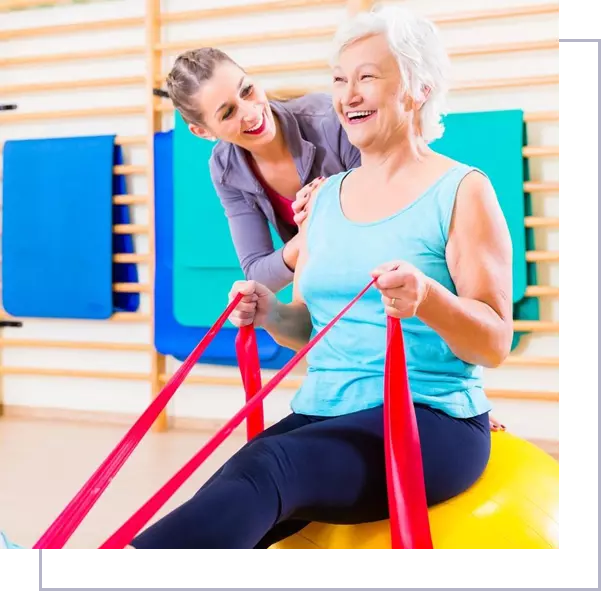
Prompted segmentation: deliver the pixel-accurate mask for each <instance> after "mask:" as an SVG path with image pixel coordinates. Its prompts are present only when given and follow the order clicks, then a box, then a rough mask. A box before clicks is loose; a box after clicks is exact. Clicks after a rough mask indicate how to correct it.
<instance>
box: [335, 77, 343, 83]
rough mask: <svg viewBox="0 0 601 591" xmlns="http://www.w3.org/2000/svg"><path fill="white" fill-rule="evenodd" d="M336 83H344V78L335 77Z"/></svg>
mask: <svg viewBox="0 0 601 591" xmlns="http://www.w3.org/2000/svg"><path fill="white" fill-rule="evenodd" d="M334 82H344V78H343V77H342V76H334Z"/></svg>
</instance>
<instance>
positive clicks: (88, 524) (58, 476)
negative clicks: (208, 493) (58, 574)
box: [0, 418, 244, 548]
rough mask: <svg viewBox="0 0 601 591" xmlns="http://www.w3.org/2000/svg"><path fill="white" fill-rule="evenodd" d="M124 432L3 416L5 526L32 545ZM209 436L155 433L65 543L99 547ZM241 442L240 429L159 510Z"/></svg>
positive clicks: (1, 525)
mask: <svg viewBox="0 0 601 591" xmlns="http://www.w3.org/2000/svg"><path fill="white" fill-rule="evenodd" d="M126 431H127V428H126V427H116V426H101V425H96V424H85V423H72V422H57V421H43V420H19V419H6V418H3V419H0V530H4V531H5V532H6V533H7V535H8V536H9V537H10V538H11V539H12V541H14V542H15V543H17V544H20V545H23V546H31V545H33V544H34V543H35V541H36V540H37V539H38V537H39V536H40V535H41V534H42V533H43V532H44V531H45V529H46V528H47V527H48V526H49V525H50V524H51V523H52V521H53V520H54V519H55V518H56V517H57V516H58V514H59V513H60V512H61V511H62V509H63V508H64V507H65V505H66V504H67V503H68V502H69V501H70V500H71V498H72V497H73V496H74V495H75V494H76V493H77V491H78V490H79V489H80V487H81V486H82V485H83V484H84V483H85V481H86V480H87V479H88V478H89V477H90V476H91V475H92V473H93V472H94V470H95V469H96V468H97V467H98V466H99V464H100V463H101V462H102V460H103V459H104V458H105V457H106V455H107V454H108V453H109V452H110V451H111V450H112V449H113V447H114V446H115V445H116V444H117V443H118V442H119V441H120V439H121V438H122V437H123V435H124V433H125V432H126ZM209 436H210V434H203V433H199V432H198V431H189V432H185V431H170V432H168V433H163V434H155V433H151V434H149V435H148V436H147V437H146V438H145V439H144V440H143V441H142V443H141V444H140V446H139V447H138V448H137V449H136V451H135V452H134V454H133V455H132V456H131V458H130V459H129V460H128V462H127V463H126V464H125V466H124V467H123V469H122V470H121V472H120V473H119V475H118V476H117V478H115V480H114V481H113V482H112V483H111V485H110V486H109V488H108V489H107V491H106V492H105V494H104V495H103V496H102V497H101V499H100V501H99V502H98V503H97V505H96V506H95V507H94V509H93V510H92V512H91V513H90V514H89V515H88V517H87V518H86V520H85V521H84V522H83V523H82V524H81V526H80V527H79V529H78V530H77V532H76V533H75V534H74V535H73V537H72V538H71V541H70V542H69V544H68V545H67V547H68V548H97V547H98V546H99V545H100V544H101V543H102V542H104V540H105V539H106V538H107V537H108V536H109V535H110V534H112V533H113V532H114V531H115V529H117V528H118V527H119V526H120V525H121V524H122V523H123V522H124V521H125V520H126V519H127V518H128V517H129V516H130V515H131V514H132V513H133V512H134V511H135V510H136V509H138V508H139V507H140V506H141V505H142V504H143V503H144V502H145V501H146V500H147V499H148V498H149V497H150V496H151V495H152V494H153V493H154V492H156V491H157V490H158V489H159V488H160V487H161V486H162V485H163V484H164V483H165V482H166V481H167V480H168V479H169V478H170V477H171V476H172V475H173V474H174V473H175V472H176V471H177V470H178V469H179V468H180V467H181V466H182V465H183V464H184V463H185V462H186V461H187V460H189V459H190V458H191V457H192V456H193V455H194V453H195V452H196V451H198V449H199V448H200V447H201V445H202V444H203V443H204V442H206V441H207V439H208V437H209ZM243 443H244V433H243V432H242V431H240V432H239V433H235V434H234V435H233V436H232V437H230V438H229V439H228V440H227V441H226V442H224V444H223V445H222V446H221V447H220V448H219V449H218V450H217V451H216V452H215V454H214V455H213V456H212V457H211V458H209V460H207V462H205V464H203V466H202V467H201V468H200V469H199V471H198V472H197V473H196V474H195V475H194V476H193V477H192V478H191V479H190V480H189V481H188V482H187V483H186V484H185V485H184V486H183V487H182V488H181V489H180V491H179V492H178V493H177V494H176V495H175V496H174V497H173V498H172V499H171V501H170V502H169V503H168V504H167V505H166V506H165V508H164V509H163V510H162V511H161V512H160V513H159V516H160V515H162V514H164V513H165V512H167V511H169V510H171V509H173V508H174V507H176V506H177V505H179V504H180V503H181V502H182V501H184V500H186V499H188V498H189V497H190V496H191V495H192V494H193V493H194V492H195V491H196V490H197V489H198V487H199V486H200V484H202V483H203V482H204V481H205V480H206V479H207V478H208V477H209V476H210V475H211V474H212V473H213V472H214V471H215V470H216V468H217V467H218V466H220V465H221V464H222V463H223V462H224V461H225V460H226V459H227V458H229V457H230V455H231V454H232V453H234V452H235V451H236V450H237V449H238V448H239V447H240V446H241V445H242V444H243ZM157 517H158V516H157Z"/></svg>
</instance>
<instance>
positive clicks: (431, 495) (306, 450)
mask: <svg viewBox="0 0 601 591" xmlns="http://www.w3.org/2000/svg"><path fill="white" fill-rule="evenodd" d="M415 413H416V419H417V425H418V431H419V435H420V443H421V453H422V461H423V467H424V479H425V486H426V496H427V501H428V505H434V504H437V503H440V502H442V501H445V500H447V499H450V498H452V497H454V496H456V495H458V494H459V493H461V492H463V491H465V490H467V489H468V488H469V487H470V486H471V485H472V484H473V483H474V482H475V481H476V480H477V479H478V478H479V476H480V475H481V474H482V472H483V470H484V468H485V467H486V464H487V462H488V458H489V454H490V429H489V424H488V415H481V416H479V417H475V418H473V419H456V418H453V417H450V416H448V415H446V414H445V413H443V412H441V411H438V410H434V409H431V408H429V407H425V406H421V405H416V407H415ZM265 443H266V444H267V445H268V446H269V447H270V449H271V450H272V453H273V455H274V456H276V457H277V458H278V460H277V462H275V464H274V465H275V466H277V470H276V471H277V472H279V473H278V474H277V475H276V476H275V477H276V480H277V482H278V486H279V488H280V490H281V493H282V494H281V499H282V518H284V519H298V520H306V521H321V522H326V523H362V522H366V521H376V520H379V519H384V518H386V517H387V516H388V499H387V486H386V470H385V457H384V421H383V409H382V407H379V408H374V409H369V410H366V411H360V412H357V413H352V414H349V415H345V416H341V417H335V418H331V419H327V420H323V421H319V422H314V423H311V424H308V425H305V426H303V427H300V428H298V429H296V430H294V431H291V432H289V433H286V434H283V435H281V436H275V437H273V438H270V439H269V440H268V441H266V442H265Z"/></svg>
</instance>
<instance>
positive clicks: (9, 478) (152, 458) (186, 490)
mask: <svg viewBox="0 0 601 591" xmlns="http://www.w3.org/2000/svg"><path fill="white" fill-rule="evenodd" d="M126 431H127V426H103V425H99V424H96V423H85V422H72V421H60V420H32V419H16V418H10V419H9V418H2V419H0V530H4V531H5V532H6V533H7V534H8V536H9V537H10V538H11V539H12V540H13V541H14V542H15V543H17V544H20V545H23V546H31V545H33V544H34V543H35V541H36V540H37V539H38V538H39V536H40V535H41V534H42V533H43V532H44V531H45V529H46V528H47V527H48V526H49V525H50V524H51V523H52V521H53V520H54V519H55V518H56V517H57V516H58V514H59V513H60V512H61V511H62V509H63V508H64V507H65V505H66V504H67V503H68V502H69V501H70V500H71V498H72V497H73V496H74V495H75V494H76V493H77V491H78V490H79V489H80V487H81V486H82V485H83V484H84V483H85V481H86V480H87V479H88V478H89V477H90V476H91V475H92V473H93V472H94V471H95V469H96V468H97V467H98V466H99V465H100V463H101V462H102V460H104V458H105V457H106V456H107V454H108V453H109V452H110V451H111V450H112V449H113V448H114V446H115V445H116V444H117V443H118V442H119V441H120V440H121V438H122V437H123V435H124V434H125V432H126ZM209 437H210V433H202V432H199V431H183V430H171V431H168V432H167V433H161V434H157V433H150V434H149V435H148V436H147V437H146V438H145V439H144V440H143V441H142V443H141V444H140V445H139V447H138V448H137V449H136V450H135V452H134V454H133V455H132V456H131V457H130V459H129V460H128V462H127V463H126V464H125V466H124V467H123V469H122V470H121V472H120V473H119V475H118V476H117V478H115V480H114V481H113V482H112V483H111V485H110V486H109V488H108V489H107V491H106V492H105V493H104V495H103V496H102V498H101V499H100V501H99V502H98V503H97V504H96V506H95V507H94V509H93V510H92V512H91V513H90V514H89V515H88V517H87V518H86V520H85V521H84V522H83V523H82V524H81V526H80V527H79V529H78V530H77V532H76V533H75V534H74V536H73V537H72V538H71V541H70V542H69V544H68V545H67V547H68V548H97V547H98V546H99V545H100V544H101V543H102V542H104V540H105V539H106V538H107V537H108V536H109V535H110V534H112V533H113V532H114V531H115V529H117V528H118V527H119V526H120V525H121V524H122V523H123V522H124V521H125V520H126V519H127V518H128V517H129V516H130V515H132V513H134V512H135V511H136V510H137V509H138V508H139V507H140V506H141V505H142V504H143V503H144V502H145V501H146V500H147V499H148V498H149V497H150V496H151V495H152V494H153V493H155V492H156V491H157V490H158V489H159V488H160V487H161V486H162V485H163V484H164V483H165V482H166V481H167V480H168V479H169V478H170V477H171V476H172V475H173V474H174V473H175V472H176V471H177V470H178V469H179V468H180V467H181V466H182V465H183V464H184V463H185V462H186V461H187V460H189V459H190V458H191V457H192V456H193V455H194V453H195V452H196V451H198V449H199V448H200V447H201V446H202V444H203V443H205V442H206V441H207V439H208V438H209ZM243 444H244V431H243V430H242V429H240V430H238V431H237V432H236V433H234V435H233V436H232V437H230V438H228V440H226V442H224V443H223V445H222V446H221V447H220V448H219V449H218V450H217V451H216V452H215V453H214V454H213V456H211V457H210V458H209V460H207V462H205V464H203V466H202V467H201V468H200V469H199V470H198V472H197V473H196V474H195V475H194V476H193V477H192V478H191V479H190V480H189V481H188V482H187V483H186V484H185V485H184V486H183V487H182V488H181V489H180V490H179V491H178V493H176V494H175V495H174V497H173V498H172V499H171V501H169V502H168V503H167V505H165V507H164V508H163V510H161V511H160V512H159V514H158V515H157V517H156V518H155V519H157V518H158V517H160V516H161V515H163V514H165V513H166V512H167V511H169V510H171V509H173V508H175V507H176V506H177V505H179V504H181V503H182V502H183V501H185V500H186V499H188V498H189V497H190V496H192V495H193V494H194V492H196V490H197V489H198V487H199V486H200V485H201V484H202V483H203V482H204V481H205V480H206V479H207V478H208V477H209V476H210V475H211V474H212V473H213V472H214V471H215V470H216V469H217V468H218V467H219V466H220V465H221V464H222V463H223V462H224V461H225V460H227V459H228V458H229V457H230V456H231V455H232V454H233V453H235V451H236V450H237V449H239V447H240V446H241V445H243ZM545 447H546V446H545ZM546 451H548V452H550V453H551V454H552V455H554V456H555V457H556V458H558V451H559V450H558V449H556V450H555V449H547V450H546Z"/></svg>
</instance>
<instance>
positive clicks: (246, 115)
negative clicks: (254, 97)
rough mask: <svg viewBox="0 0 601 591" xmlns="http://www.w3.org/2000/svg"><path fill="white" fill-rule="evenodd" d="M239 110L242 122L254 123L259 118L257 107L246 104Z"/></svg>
mask: <svg viewBox="0 0 601 591" xmlns="http://www.w3.org/2000/svg"><path fill="white" fill-rule="evenodd" d="M239 108H240V113H241V115H242V120H243V121H246V122H247V123H252V122H253V121H254V120H255V119H256V118H257V117H258V116H259V110H258V109H257V105H254V104H248V103H245V104H242V105H240V107H239Z"/></svg>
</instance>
